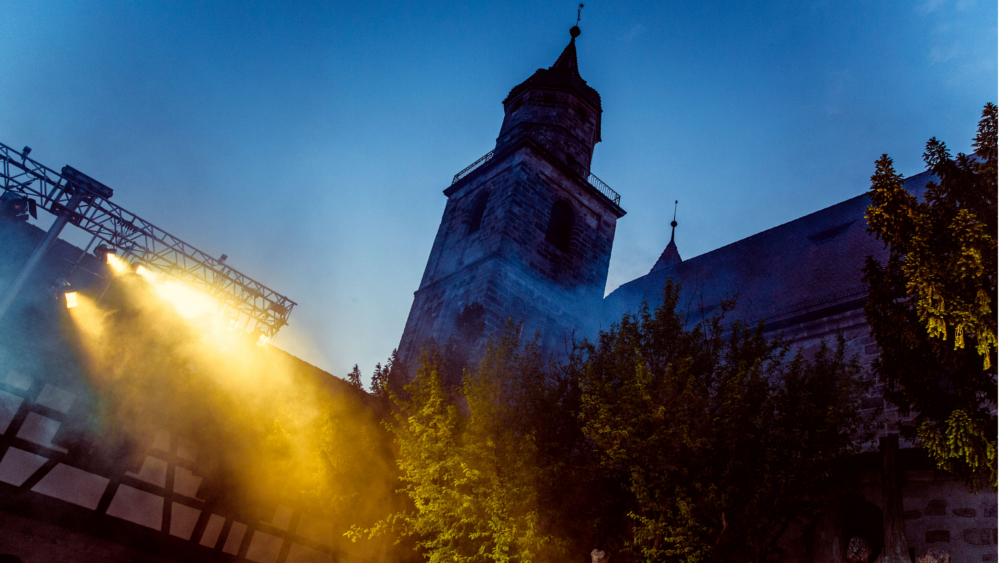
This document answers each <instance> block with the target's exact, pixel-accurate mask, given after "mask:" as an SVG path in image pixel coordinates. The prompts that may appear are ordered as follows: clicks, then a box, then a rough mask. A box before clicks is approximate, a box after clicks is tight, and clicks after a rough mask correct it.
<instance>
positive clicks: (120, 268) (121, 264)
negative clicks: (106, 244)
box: [108, 252, 128, 275]
mask: <svg viewBox="0 0 1000 563" xmlns="http://www.w3.org/2000/svg"><path fill="white" fill-rule="evenodd" d="M108 264H109V265H110V266H111V269H112V270H113V271H114V273H116V274H118V275H121V274H124V273H125V272H127V271H128V264H126V263H125V261H124V260H122V259H121V258H119V257H117V256H115V255H114V254H111V253H110V252H109V253H108Z"/></svg>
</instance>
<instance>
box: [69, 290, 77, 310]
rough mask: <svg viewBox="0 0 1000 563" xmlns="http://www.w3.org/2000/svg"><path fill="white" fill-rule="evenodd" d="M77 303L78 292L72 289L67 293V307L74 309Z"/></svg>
mask: <svg viewBox="0 0 1000 563" xmlns="http://www.w3.org/2000/svg"><path fill="white" fill-rule="evenodd" d="M76 305H77V301H76V292H75V291H70V292H69V293H67V294H66V308H67V309H72V308H73V307H76Z"/></svg>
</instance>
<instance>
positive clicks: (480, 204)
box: [468, 189, 490, 234]
mask: <svg viewBox="0 0 1000 563" xmlns="http://www.w3.org/2000/svg"><path fill="white" fill-rule="evenodd" d="M489 199H490V190H488V189H486V190H483V191H481V192H479V193H478V194H476V199H474V200H473V202H472V207H471V208H470V209H469V216H468V223H469V234H472V233H474V232H476V231H478V230H479V227H481V226H482V225H483V215H484V214H486V202H487V201H488V200H489Z"/></svg>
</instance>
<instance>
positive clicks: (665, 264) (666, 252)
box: [649, 200, 681, 274]
mask: <svg viewBox="0 0 1000 563" xmlns="http://www.w3.org/2000/svg"><path fill="white" fill-rule="evenodd" d="M675 229H677V201H676V200H675V201H674V218H673V220H672V221H670V242H668V243H667V247H666V248H664V249H663V253H662V254H660V259H659V260H657V261H656V264H653V267H652V269H650V270H649V273H650V274H652V273H653V272H658V271H660V270H663V269H664V268H669V267H671V266H676V265H677V264H680V263H681V255H680V253H679V252H677V245H676V244H674V230H675Z"/></svg>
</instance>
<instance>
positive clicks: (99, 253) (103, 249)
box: [94, 244, 115, 262]
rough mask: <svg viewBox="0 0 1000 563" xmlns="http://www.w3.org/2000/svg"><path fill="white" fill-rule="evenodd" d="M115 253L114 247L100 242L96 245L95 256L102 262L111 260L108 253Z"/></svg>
mask: <svg viewBox="0 0 1000 563" xmlns="http://www.w3.org/2000/svg"><path fill="white" fill-rule="evenodd" d="M114 253H115V251H114V249H112V248H111V247H110V246H108V245H106V244H99V245H97V246H96V247H94V256H96V257H97V259H98V260H100V261H101V262H110V260H108V255H109V254H114Z"/></svg>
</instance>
